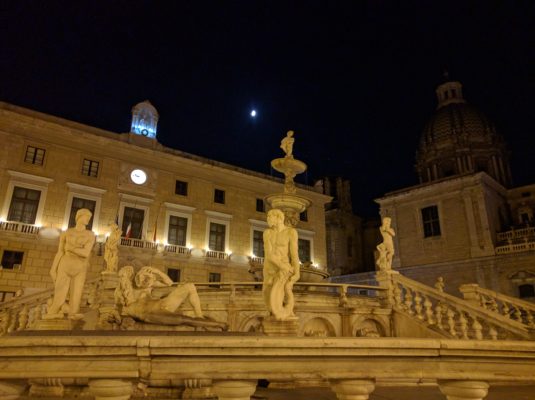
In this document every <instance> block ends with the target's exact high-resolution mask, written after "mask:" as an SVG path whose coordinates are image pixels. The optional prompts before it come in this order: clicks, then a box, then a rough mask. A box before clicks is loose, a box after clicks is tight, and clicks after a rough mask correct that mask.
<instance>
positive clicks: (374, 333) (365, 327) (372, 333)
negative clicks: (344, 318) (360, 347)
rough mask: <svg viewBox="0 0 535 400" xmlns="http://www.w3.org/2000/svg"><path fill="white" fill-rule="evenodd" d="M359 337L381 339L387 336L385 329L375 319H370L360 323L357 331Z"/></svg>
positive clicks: (356, 334)
mask: <svg viewBox="0 0 535 400" xmlns="http://www.w3.org/2000/svg"><path fill="white" fill-rule="evenodd" d="M354 332H355V336H357V337H381V336H385V333H384V330H383V327H382V326H381V324H380V323H378V322H377V321H375V320H374V319H371V318H368V319H365V320H364V321H362V322H360V323H359V324H358V325H357V326H356V328H355V330H354Z"/></svg>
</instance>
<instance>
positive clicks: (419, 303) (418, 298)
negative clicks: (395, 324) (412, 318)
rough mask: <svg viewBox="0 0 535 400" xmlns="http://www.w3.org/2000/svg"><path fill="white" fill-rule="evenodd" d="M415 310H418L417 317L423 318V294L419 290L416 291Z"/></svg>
mask: <svg viewBox="0 0 535 400" xmlns="http://www.w3.org/2000/svg"><path fill="white" fill-rule="evenodd" d="M414 310H415V312H416V318H418V319H419V320H423V319H424V315H423V313H422V310H423V307H422V296H421V295H420V292H417V291H415V292H414Z"/></svg>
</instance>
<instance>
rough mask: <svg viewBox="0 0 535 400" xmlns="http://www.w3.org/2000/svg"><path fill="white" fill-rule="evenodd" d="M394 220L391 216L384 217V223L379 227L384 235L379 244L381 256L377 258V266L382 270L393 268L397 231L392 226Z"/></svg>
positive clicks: (378, 248)
mask: <svg viewBox="0 0 535 400" xmlns="http://www.w3.org/2000/svg"><path fill="white" fill-rule="evenodd" d="M391 222H392V220H391V219H390V218H389V217H384V218H383V224H382V225H381V227H380V228H379V232H380V233H381V236H382V237H383V242H382V243H380V244H379V245H377V250H378V251H379V258H378V259H377V266H378V267H379V269H380V270H389V269H392V258H393V257H394V240H393V237H394V236H396V232H395V231H394V229H393V228H391V227H390V223H391Z"/></svg>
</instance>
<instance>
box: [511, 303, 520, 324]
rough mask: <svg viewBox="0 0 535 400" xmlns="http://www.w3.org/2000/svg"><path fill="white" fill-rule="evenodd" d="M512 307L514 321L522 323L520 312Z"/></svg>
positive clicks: (515, 307)
mask: <svg viewBox="0 0 535 400" xmlns="http://www.w3.org/2000/svg"><path fill="white" fill-rule="evenodd" d="M513 307H514V310H515V311H514V312H513V315H514V319H515V320H516V321H518V322H522V312H521V311H520V308H518V307H517V306H513Z"/></svg>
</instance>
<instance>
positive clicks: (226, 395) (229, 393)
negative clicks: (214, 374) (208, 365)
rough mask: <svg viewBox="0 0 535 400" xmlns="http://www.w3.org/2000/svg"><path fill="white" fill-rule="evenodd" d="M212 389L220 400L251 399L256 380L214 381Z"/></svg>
mask: <svg viewBox="0 0 535 400" xmlns="http://www.w3.org/2000/svg"><path fill="white" fill-rule="evenodd" d="M212 390H213V392H214V393H215V394H216V396H217V398H218V399H219V400H250V399H251V396H252V395H253V393H254V392H255V390H256V381H214V384H213V387H212Z"/></svg>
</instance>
